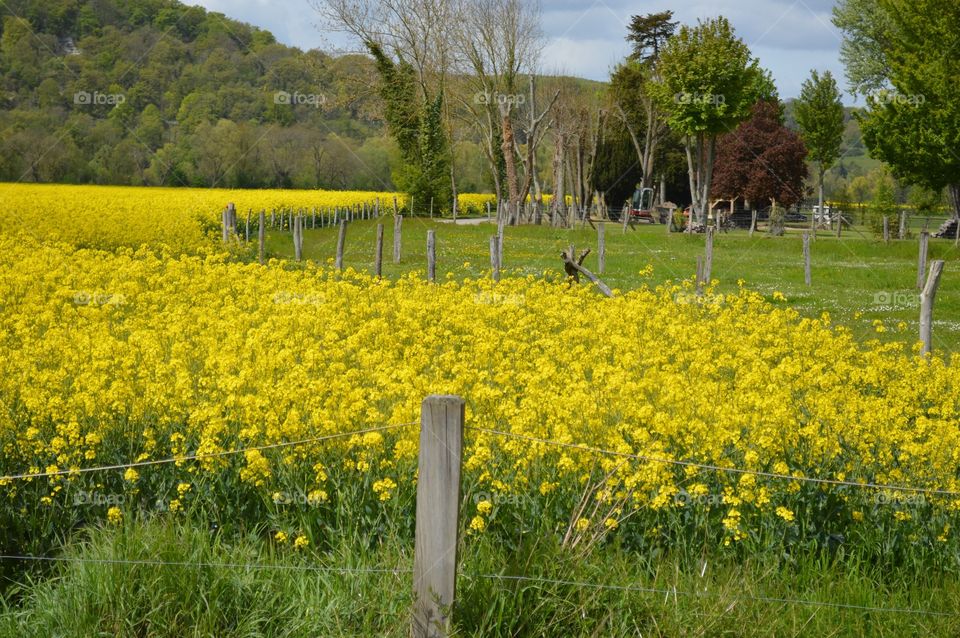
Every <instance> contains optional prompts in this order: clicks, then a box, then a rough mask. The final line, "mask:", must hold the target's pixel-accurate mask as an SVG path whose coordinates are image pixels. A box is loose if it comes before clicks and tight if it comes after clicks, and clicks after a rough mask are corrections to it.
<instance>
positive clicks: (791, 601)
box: [474, 574, 960, 617]
mask: <svg viewBox="0 0 960 638" xmlns="http://www.w3.org/2000/svg"><path fill="white" fill-rule="evenodd" d="M474 578H487V579H494V580H510V581H523V582H534V583H543V584H548V585H566V586H570V587H581V588H588V589H602V590H614V591H634V592H639V593H646V594H661V595H664V596H685V597H691V598H711V597H712V598H720V597H721V596H722V594H720V593H712V594H704V593H698V592H685V591H680V590H678V589H657V588H654V587H640V586H638V585H605V584H602V583H588V582H583V581H576V580H561V579H552V578H534V577H530V576H510V575H505V574H479V575H474ZM747 601H753V602H762V603H782V604H787V605H808V606H814V607H829V608H832V609H846V610H850V611H870V612H878V613H895V614H915V615H919V616H942V617H953V616H958V615H960V614H956V613H950V612H944V611H929V610H926V609H912V608H910V607H869V606H865V605H854V604H849V603H831V602H825V601H820V600H804V599H800V598H777V597H772V596H739V597H733V598H730V599H729V602H731V603H740V602H747Z"/></svg>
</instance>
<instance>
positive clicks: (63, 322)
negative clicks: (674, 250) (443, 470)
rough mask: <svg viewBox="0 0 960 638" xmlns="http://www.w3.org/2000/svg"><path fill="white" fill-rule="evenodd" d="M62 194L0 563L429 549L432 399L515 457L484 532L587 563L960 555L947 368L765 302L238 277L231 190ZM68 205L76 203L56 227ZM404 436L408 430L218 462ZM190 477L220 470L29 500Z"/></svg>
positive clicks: (540, 282) (9, 329)
mask: <svg viewBox="0 0 960 638" xmlns="http://www.w3.org/2000/svg"><path fill="white" fill-rule="evenodd" d="M72 188H73V187H27V186H3V187H2V190H3V192H4V194H5V195H8V196H9V195H11V194H12V195H13V196H14V198H13V199H11V198H10V197H5V200H4V201H5V203H6V204H7V207H8V210H7V223H6V224H5V225H4V228H3V231H2V234H0V300H2V302H0V326H2V327H0V406H2V410H0V445H2V449H3V455H2V459H0V474H2V475H3V478H0V495H2V498H3V499H4V501H5V507H4V508H3V509H2V519H3V521H2V523H3V525H4V526H5V528H6V529H7V530H9V532H8V534H7V535H6V537H5V540H4V543H5V545H6V549H5V551H7V552H11V551H35V552H43V551H48V550H49V549H50V548H51V547H52V546H53V545H54V544H55V539H56V538H57V537H58V534H62V533H63V532H64V531H65V530H68V529H70V528H71V527H76V526H81V525H84V524H87V523H90V522H95V523H102V524H123V523H124V522H125V521H128V520H136V519H138V518H140V517H143V516H147V515H156V514H158V513H159V515H163V516H174V517H192V516H195V517H196V518H197V520H202V521H208V520H210V519H211V518H212V519H215V520H217V521H218V522H219V524H221V525H223V526H232V527H233V528H242V529H249V530H255V531H256V532H258V533H261V534H265V535H268V536H269V537H270V538H272V539H273V540H274V541H275V542H277V543H289V544H290V545H291V546H296V547H300V548H302V547H307V546H311V545H312V546H315V547H323V546H324V545H325V544H326V543H328V542H329V541H330V537H331V535H333V534H336V533H337V532H336V530H337V526H338V525H339V524H347V522H348V521H352V520H355V513H357V512H362V517H361V518H363V517H366V518H365V519H364V520H373V521H381V523H382V522H383V521H385V520H386V521H390V523H389V524H390V525H394V526H396V527H397V528H398V529H404V530H408V531H409V529H410V526H411V524H412V518H411V517H412V512H411V510H412V508H411V504H412V501H413V496H414V492H415V477H416V448H417V436H418V430H417V427H416V425H415V422H416V420H417V419H418V416H419V405H420V402H421V400H422V399H423V398H424V397H425V396H427V395H429V394H435V393H454V394H459V395H462V396H463V397H464V398H465V399H466V401H467V425H468V427H471V428H484V429H489V430H497V431H501V432H508V433H511V434H514V435H518V436H514V437H505V436H502V435H497V434H492V433H490V432H484V431H481V430H476V429H471V430H469V431H468V436H467V450H466V452H465V471H466V476H465V489H466V490H467V492H468V495H467V497H466V498H465V507H466V511H465V512H464V514H463V523H464V526H465V527H466V529H467V530H468V533H470V534H504V535H510V534H511V533H513V531H514V527H515V526H517V525H520V524H523V523H522V522H523V521H529V520H530V519H532V518H535V519H536V520H537V521H538V522H539V524H541V525H544V526H545V527H547V528H550V529H552V530H554V531H555V532H556V533H557V534H558V536H561V537H564V538H565V539H567V542H569V543H571V544H574V545H575V544H576V543H577V542H579V540H583V541H584V544H585V545H589V546H592V545H593V544H595V543H597V542H603V541H607V540H611V539H614V538H618V539H619V540H620V541H621V542H623V543H624V544H626V545H627V546H634V547H650V546H663V547H672V546H677V545H679V544H682V543H688V542H690V541H691V540H692V539H697V542H698V543H706V544H708V545H712V546H714V547H718V548H721V551H745V552H750V551H762V550H766V549H774V550H777V549H778V548H783V547H786V546H791V547H798V546H815V547H823V546H827V545H829V544H830V543H833V542H836V540H837V539H842V542H843V543H846V544H848V545H849V546H850V547H856V548H859V549H861V550H862V551H864V552H865V553H867V554H871V555H884V556H888V557H890V556H893V557H902V556H904V555H911V556H923V557H929V559H930V560H932V561H934V562H936V563H944V564H946V563H948V562H949V561H950V560H952V559H951V558H950V557H951V556H954V555H956V550H957V548H960V543H958V542H957V540H956V532H955V530H956V526H957V525H956V524H957V511H958V508H960V504H958V503H960V502H958V498H957V497H958V496H960V479H958V469H960V406H958V398H957V397H958V396H960V393H958V389H960V388H958V385H960V374H958V373H960V365H958V364H957V362H956V361H954V362H949V361H945V360H943V359H941V358H939V357H934V358H931V359H922V358H920V357H919V356H918V354H917V351H916V350H915V349H914V350H910V349H909V348H907V347H905V346H903V345H901V344H898V343H892V344H881V343H879V342H877V341H871V342H867V343H860V342H858V341H857V340H855V339H854V338H853V337H852V336H851V334H850V333H849V332H848V331H846V330H845V329H844V328H842V327H838V326H834V325H832V324H831V319H830V317H829V316H826V315H825V316H823V317H822V318H820V319H819V320H811V319H803V318H801V317H800V316H799V315H798V314H797V313H796V312H795V311H793V310H792V309H790V308H789V307H787V305H786V304H785V303H782V302H779V301H778V302H775V303H768V302H767V301H764V300H763V298H762V297H761V296H759V295H757V294H755V293H753V292H751V291H749V290H746V289H741V290H740V292H739V293H737V294H729V295H724V296H720V295H715V296H707V297H705V298H703V299H702V300H699V301H698V300H697V298H696V297H694V296H693V295H691V294H690V292H691V291H690V283H689V282H679V283H676V284H667V285H662V286H657V287H644V288H641V289H638V290H633V291H628V292H619V291H618V294H617V295H616V297H615V298H613V299H604V298H601V297H599V296H598V295H597V294H596V293H595V292H593V291H592V290H591V289H589V288H587V287H569V286H567V285H566V284H565V283H564V282H562V281H561V280H560V278H559V275H557V276H556V277H553V278H551V277H550V276H547V277H532V276H531V277H527V278H510V279H505V280H504V281H501V282H500V283H499V284H494V283H492V282H491V281H490V280H489V279H466V280H463V281H454V280H447V281H445V282H444V283H439V284H430V283H428V282H426V281H425V280H423V279H422V278H420V277H419V276H417V275H416V274H414V275H410V276H406V277H404V278H402V279H400V280H397V281H378V280H375V279H373V278H371V277H370V276H369V275H367V274H365V273H359V272H354V271H351V270H348V271H346V272H344V273H342V274H339V273H336V272H334V271H331V270H328V269H325V268H324V267H323V266H321V265H317V264H312V263H308V264H306V265H299V264H292V263H285V262H276V261H274V262H271V263H270V264H268V265H266V266H259V265H256V264H251V263H243V262H242V261H240V260H238V258H236V257H235V256H230V255H227V254H222V253H221V252H220V251H219V250H218V248H217V244H216V242H215V241H213V240H210V239H206V238H204V236H203V234H202V233H198V232H197V226H196V225H194V220H196V219H197V216H202V215H203V214H204V212H209V211H211V210H212V211H216V210H217V207H218V206H219V205H220V204H221V203H222V201H223V194H222V193H216V194H210V193H209V192H206V191H170V192H165V193H164V195H163V197H162V198H159V199H158V198H154V199H153V200H149V201H148V200H147V199H145V198H146V194H144V193H141V194H138V195H137V196H136V197H132V196H131V197H126V198H124V197H123V196H120V197H118V196H117V195H116V193H118V192H130V191H131V189H111V188H105V189H95V190H91V189H89V188H84V189H77V190H76V191H72V190H71V189H72ZM71 193H74V195H73V196H75V197H78V198H79V199H81V200H82V201H77V202H75V203H74V204H72V205H70V206H64V205H63V203H64V202H69V201H71V200H70V197H71ZM231 195H232V194H231ZM244 196H249V197H250V198H251V199H250V200H249V201H248V200H245V199H243V197H244ZM271 196H273V195H271V194H267V193H266V192H264V193H251V194H249V195H247V194H237V196H236V197H235V198H234V199H236V201H237V204H238V207H239V208H240V209H241V210H243V209H244V208H246V207H248V206H250V207H253V208H257V207H269V206H271V203H270V201H272V200H269V197H271ZM316 196H317V194H316V193H311V194H310V197H311V198H312V199H311V200H310V202H311V203H307V200H306V199H304V202H303V206H309V205H321V204H317V200H316ZM343 196H344V197H346V198H348V199H349V198H353V197H355V198H357V199H358V200H361V199H363V198H365V197H368V196H369V194H346V195H343ZM285 197H290V196H287V195H285ZM304 197H306V195H304ZM17 198H19V199H17ZM254 198H260V199H254ZM391 198H392V195H391ZM58 201H59V202H60V204H59V205H58V204H57V202H58ZM284 201H285V202H287V205H294V206H296V205H298V204H294V203H291V202H292V201H293V200H291V199H287V200H284ZM351 201H353V200H351ZM28 202H29V204H30V205H28ZM344 203H346V202H345V201H341V205H343V204H344ZM277 205H280V204H277ZM331 205H333V204H331ZM144 210H146V211H148V212H149V214H148V215H144V214H142V212H143V211H144ZM38 235H43V236H44V238H43V239H42V240H41V239H38V238H37V236H38ZM140 243H143V244H146V246H145V247H143V248H135V247H134V246H136V245H137V244H140ZM160 244H165V245H166V247H167V248H166V249H164V250H156V248H157V247H158V246H159V245H160ZM623 317H631V318H632V320H631V321H629V322H624V321H622V320H621V318H623ZM387 425H396V426H399V427H396V428H391V429H388V430H381V431H374V432H369V433H367V434H364V435H358V436H353V437H349V438H342V439H332V440H329V441H317V442H313V443H310V444H303V445H295V446H290V447H284V448H282V449H264V450H252V451H246V452H245V453H239V454H222V455H221V453H223V452H229V451H232V450H239V449H249V448H252V447H260V446H270V445H273V444H277V443H284V442H290V441H298V440H302V439H309V438H316V437H322V436H325V435H328V434H337V433H343V432H353V431H360V430H366V429H371V428H379V427H382V426H387ZM531 439H542V440H549V441H554V442H558V443H562V444H576V445H582V446H589V447H591V448H597V449H601V450H605V451H607V452H613V453H616V454H600V453H596V452H594V451H587V450H583V449H576V448H571V447H560V446H556V445H552V444H549V443H544V442H536V441H533V440H531ZM183 455H215V456H206V457H203V458H200V459H196V460H181V461H178V462H176V463H164V464H158V465H147V466H144V467H141V468H137V469H127V470H126V471H114V472H105V473H91V474H86V473H67V474H59V475H56V476H53V477H42V478H30V477H26V478H22V477H21V478H11V475H20V474H31V473H44V472H48V473H55V472H64V471H72V470H77V469H80V468H84V467H90V466H97V465H109V464H115V463H117V464H122V463H127V462H130V461H137V462H144V461H151V460H157V459H166V458H171V457H178V456H183ZM677 462H679V463H677ZM688 463H694V464H704V465H708V466H718V467H722V468H738V469H740V470H746V473H743V472H737V473H733V472H724V471H718V470H717V469H708V468H702V467H698V466H696V465H690V464H688ZM770 474H773V475H776V476H771V475H770ZM787 476H794V477H816V478H820V479H828V480H832V481H839V482H840V483H842V484H840V485H831V484H824V483H814V482H808V481H803V480H790V479H788V478H785V477H787ZM846 483H870V484H879V485H886V486H911V487H914V488H919V489H921V490H926V491H912V490H907V491H903V490H895V489H886V488H862V487H857V486H852V485H847V484H846ZM405 533H407V532H405ZM948 547H949V548H950V549H951V551H944V550H946V549H947V548H948Z"/></svg>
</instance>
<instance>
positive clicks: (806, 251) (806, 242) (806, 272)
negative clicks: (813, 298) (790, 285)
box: [803, 233, 813, 286]
mask: <svg viewBox="0 0 960 638" xmlns="http://www.w3.org/2000/svg"><path fill="white" fill-rule="evenodd" d="M803 281H804V283H806V284H807V285H808V286H811V285H813V279H812V276H811V273H810V233H804V234H803Z"/></svg>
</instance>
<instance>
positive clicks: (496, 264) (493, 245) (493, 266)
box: [490, 235, 500, 281]
mask: <svg viewBox="0 0 960 638" xmlns="http://www.w3.org/2000/svg"><path fill="white" fill-rule="evenodd" d="M499 243H500V242H499V241H498V240H497V236H496V235H494V236H493V237H491V238H490V271H491V273H492V274H493V280H494V281H500V259H499V257H500V247H499V246H498V244H499Z"/></svg>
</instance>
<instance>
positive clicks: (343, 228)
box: [335, 220, 347, 270]
mask: <svg viewBox="0 0 960 638" xmlns="http://www.w3.org/2000/svg"><path fill="white" fill-rule="evenodd" d="M346 243H347V220H343V221H342V222H340V234H339V235H337V260H336V264H335V265H336V268H337V270H343V248H344V246H345V245H346Z"/></svg>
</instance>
